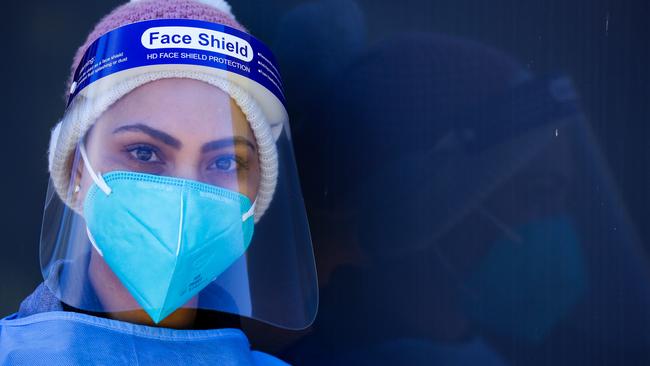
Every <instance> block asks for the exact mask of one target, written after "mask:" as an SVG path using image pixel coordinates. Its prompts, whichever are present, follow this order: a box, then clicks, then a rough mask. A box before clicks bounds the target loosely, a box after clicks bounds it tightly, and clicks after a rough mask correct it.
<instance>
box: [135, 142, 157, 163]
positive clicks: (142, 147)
mask: <svg viewBox="0 0 650 366" xmlns="http://www.w3.org/2000/svg"><path fill="white" fill-rule="evenodd" d="M139 150H148V151H151V153H152V154H153V156H154V157H156V158H157V159H158V160H157V161H144V160H141V159H138V157H137V156H136V155H137V152H138V151H139ZM126 152H127V153H128V154H129V158H131V159H133V160H135V161H136V162H138V163H140V164H160V163H163V161H162V154H161V153H160V151H159V150H158V149H157V148H156V147H154V146H151V145H146V144H138V145H131V146H127V147H126Z"/></svg>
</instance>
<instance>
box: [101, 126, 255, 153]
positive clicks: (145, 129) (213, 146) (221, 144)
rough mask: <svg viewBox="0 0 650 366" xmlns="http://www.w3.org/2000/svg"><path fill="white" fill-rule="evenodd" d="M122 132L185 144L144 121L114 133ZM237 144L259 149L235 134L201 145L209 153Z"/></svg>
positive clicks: (177, 147) (123, 127)
mask: <svg viewBox="0 0 650 366" xmlns="http://www.w3.org/2000/svg"><path fill="white" fill-rule="evenodd" d="M121 132H142V133H145V134H147V135H149V136H151V137H152V138H154V139H156V140H158V141H161V142H162V143H164V144H166V145H169V146H171V147H173V148H175V149H180V148H181V147H182V146H183V144H182V143H181V142H180V141H179V140H178V139H176V138H174V137H172V136H171V135H169V134H167V133H165V132H163V131H160V130H157V129H155V128H152V127H149V126H147V125H145V124H142V123H136V124H132V125H126V126H121V127H118V128H116V129H115V130H114V131H113V133H114V134H116V133H121ZM236 145H245V146H247V147H249V148H250V149H251V150H252V151H253V152H255V151H257V149H256V148H255V144H253V143H252V142H251V141H250V140H249V139H247V138H246V137H243V136H233V137H232V138H225V139H221V140H215V141H210V142H207V143H205V144H203V146H201V153H207V152H210V151H213V150H219V149H223V148H226V147H232V146H236Z"/></svg>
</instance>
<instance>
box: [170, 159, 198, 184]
mask: <svg viewBox="0 0 650 366" xmlns="http://www.w3.org/2000/svg"><path fill="white" fill-rule="evenodd" d="M169 175H170V176H173V177H175V178H181V179H187V180H193V181H201V175H200V169H199V167H198V166H197V165H196V164H192V163H188V162H179V163H177V164H175V165H174V169H173V171H171V172H169Z"/></svg>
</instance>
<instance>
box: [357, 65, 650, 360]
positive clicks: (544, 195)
mask: <svg viewBox="0 0 650 366" xmlns="http://www.w3.org/2000/svg"><path fill="white" fill-rule="evenodd" d="M449 118H455V121H456V123H454V124H452V125H454V126H457V127H456V128H454V129H452V130H450V131H449V133H448V134H446V135H445V136H444V137H443V138H441V139H440V140H439V142H438V143H437V144H436V145H435V146H434V147H433V149H432V150H431V151H429V152H427V153H424V154H420V155H418V156H413V155H408V156H400V157H399V158H398V159H397V160H394V161H391V162H390V164H388V163H387V165H390V166H398V167H400V169H399V171H400V174H395V172H394V171H389V170H384V171H380V172H379V173H378V174H376V175H375V176H373V177H371V178H370V180H372V181H373V182H375V183H374V184H367V185H364V188H363V189H361V190H360V193H359V195H360V196H361V197H362V198H361V211H362V212H363V215H362V216H361V226H362V227H363V230H362V231H361V234H360V235H361V237H362V239H361V245H362V246H363V250H364V252H365V253H368V254H369V255H371V256H372V258H373V260H374V261H375V263H381V266H382V268H387V271H388V270H389V269H390V268H391V266H398V264H397V263H400V261H401V260H402V259H404V260H405V261H409V258H419V259H421V260H424V259H422V258H427V260H428V262H427V263H429V264H428V265H430V266H436V267H437V268H440V269H442V270H443V271H444V272H445V274H446V275H445V276H444V277H437V278H436V280H438V281H449V283H450V284H452V285H453V287H454V288H455V291H453V292H451V291H449V292H447V293H445V294H440V293H435V292H433V291H434V289H440V288H442V286H441V285H439V284H438V285H434V284H433V283H432V282H429V281H426V280H423V279H420V281H419V282H418V283H417V284H416V283H410V284H403V288H404V289H408V288H412V287H418V290H417V293H418V294H419V299H420V300H421V301H422V302H423V303H427V304H429V302H427V301H430V304H432V306H431V308H430V309H429V310H430V311H431V312H435V311H436V309H437V308H436V304H437V302H440V301H442V300H440V297H441V296H443V297H445V299H446V300H449V301H451V302H453V303H455V304H456V306H457V309H460V311H461V312H462V314H463V316H464V317H465V318H466V319H467V320H468V322H471V324H472V325H473V327H474V329H475V330H476V331H477V332H480V334H482V335H483V336H486V337H489V339H490V340H491V341H493V342H494V344H495V345H496V346H497V348H498V349H499V350H500V351H503V352H504V353H505V354H506V355H508V356H509V357H512V358H513V359H516V360H519V361H521V362H522V363H526V364H528V363H531V364H532V358H535V357H539V353H535V350H540V349H546V350H548V349H555V348H554V347H557V348H558V349H567V344H571V345H572V346H571V347H569V348H571V349H572V351H567V353H563V354H562V357H565V356H567V355H569V354H570V355H571V357H580V359H583V358H584V357H587V356H585V354H584V353H582V352H583V351H582V349H588V348H589V347H587V348H580V346H585V345H594V344H599V345H607V346H606V347H605V346H604V347H605V348H603V352H604V354H610V351H611V350H613V349H616V350H620V349H626V350H630V351H632V350H634V351H639V350H640V349H643V347H645V346H644V344H645V343H646V342H647V340H648V339H649V337H648V336H647V329H648V328H647V327H648V324H650V317H649V316H648V312H647V308H648V305H650V285H649V283H648V278H650V277H649V276H648V273H647V268H648V265H647V263H646V260H645V255H644V253H643V251H642V249H641V248H642V246H641V243H640V241H639V238H638V236H637V234H636V229H635V228H634V227H633V226H632V225H631V223H630V220H629V218H628V217H627V214H626V211H625V208H624V207H623V205H622V204H621V202H620V198H619V195H618V193H617V191H616V189H615V184H614V182H613V180H612V177H611V176H610V173H609V168H608V166H607V164H606V161H605V159H604V158H603V156H602V155H601V152H600V150H599V146H598V144H597V142H596V139H595V138H594V136H593V135H592V133H591V130H590V128H589V126H588V124H587V122H586V120H585V118H584V115H583V114H582V113H581V111H580V109H579V107H578V100H577V95H576V93H575V91H574V90H573V87H572V85H571V83H570V81H569V79H567V78H564V77H552V78H548V79H536V80H529V81H526V82H524V83H522V84H520V85H519V86H517V87H515V88H514V89H512V90H509V91H508V92H507V93H505V94H504V95H500V96H496V97H494V98H491V99H489V100H487V101H486V102H485V103H483V104H482V105H480V106H479V107H477V108H475V109H473V110H472V111H468V112H466V113H465V114H459V115H456V116H450V117H449ZM376 182H381V183H380V184H379V183H376ZM387 187H390V194H386V193H387V192H388V190H387ZM380 197H381V198H382V199H381V200H380ZM386 222H390V223H391V227H394V228H398V229H394V230H392V229H386ZM397 243H399V245H398V244H397ZM409 263H410V262H409ZM427 287H428V288H429V289H430V291H431V292H427ZM404 291H407V290H404ZM413 291H415V290H413ZM451 297H454V298H453V299H450V298H451ZM422 306H424V305H422ZM602 314H607V316H602ZM403 315H404V316H405V317H408V316H409V314H408V313H406V312H405V313H404V314H403ZM423 326H424V327H428V326H434V325H431V324H428V325H423ZM558 334H561V335H562V336H561V337H560V336H554V335H558ZM536 347H544V348H536ZM612 352H613V351H612ZM588 357H591V356H588ZM528 361H531V362H528Z"/></svg>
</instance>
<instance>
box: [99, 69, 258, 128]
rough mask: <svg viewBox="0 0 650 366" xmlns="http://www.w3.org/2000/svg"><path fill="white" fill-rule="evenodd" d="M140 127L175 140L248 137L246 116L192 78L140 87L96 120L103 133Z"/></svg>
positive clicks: (225, 97) (226, 97) (216, 90)
mask: <svg viewBox="0 0 650 366" xmlns="http://www.w3.org/2000/svg"><path fill="white" fill-rule="evenodd" d="M131 124H144V125H147V126H149V127H152V128H155V129H158V130H162V131H165V132H166V133H168V134H170V135H174V136H178V138H186V139H201V140H202V139H208V138H212V139H214V138H226V137H229V136H233V135H241V136H245V137H249V138H252V137H253V133H252V130H251V128H250V125H249V123H248V121H247V119H246V116H245V115H244V113H243V112H242V111H241V109H240V108H239V106H238V105H237V104H236V103H235V102H234V100H233V99H232V98H231V97H230V96H229V95H228V94H227V93H225V92H224V91H222V90H221V89H219V88H217V87H215V86H213V85H210V84H207V83H204V82H202V81H197V80H192V79H180V78H175V79H162V80H156V81H153V82H150V83H147V84H144V85H142V86H140V87H138V88H136V89H134V90H133V91H132V92H130V93H129V94H127V95H126V96H124V97H123V98H122V99H120V100H119V101H118V102H116V103H115V104H113V105H112V106H111V107H110V108H109V109H108V110H107V111H106V112H105V113H104V114H103V115H102V116H101V117H100V118H99V120H98V121H97V125H98V126H97V127H99V129H100V130H107V131H103V132H111V131H113V130H115V129H119V128H121V127H124V126H127V125H131Z"/></svg>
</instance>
